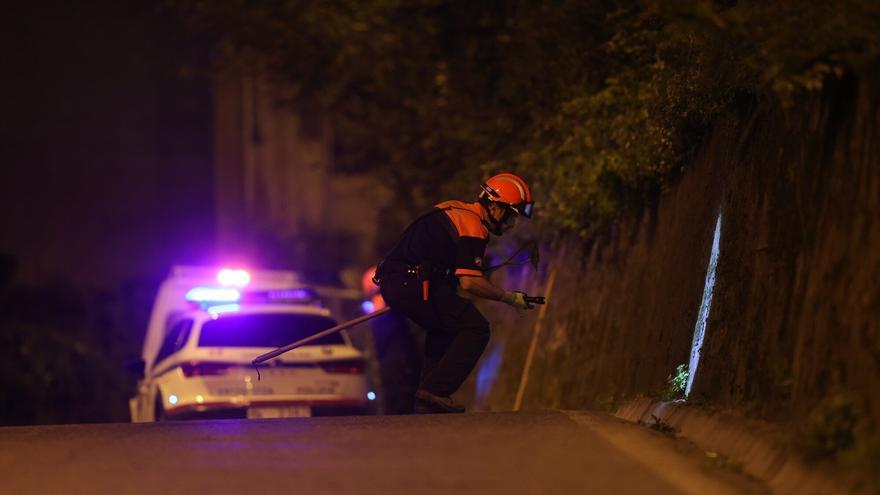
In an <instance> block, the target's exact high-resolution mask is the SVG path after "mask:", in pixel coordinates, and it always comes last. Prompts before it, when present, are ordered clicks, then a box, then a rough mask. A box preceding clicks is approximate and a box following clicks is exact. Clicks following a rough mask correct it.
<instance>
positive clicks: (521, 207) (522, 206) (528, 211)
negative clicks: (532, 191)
mask: <svg viewBox="0 0 880 495" xmlns="http://www.w3.org/2000/svg"><path fill="white" fill-rule="evenodd" d="M510 206H511V207H512V208H513V209H514V210H516V212H517V213H518V214H520V215H522V216H524V217H526V218H532V210H533V209H534V208H535V202H534V201H524V202H522V203H519V204H515V205H510Z"/></svg>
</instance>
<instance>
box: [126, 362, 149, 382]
mask: <svg viewBox="0 0 880 495" xmlns="http://www.w3.org/2000/svg"><path fill="white" fill-rule="evenodd" d="M125 369H127V370H128V372H129V373H131V374H133V375H135V376H136V377H137V378H138V379H142V378H143V377H144V374H145V373H146V369H147V363H146V362H145V361H144V360H143V359H140V358H138V359H127V360H126V361H125Z"/></svg>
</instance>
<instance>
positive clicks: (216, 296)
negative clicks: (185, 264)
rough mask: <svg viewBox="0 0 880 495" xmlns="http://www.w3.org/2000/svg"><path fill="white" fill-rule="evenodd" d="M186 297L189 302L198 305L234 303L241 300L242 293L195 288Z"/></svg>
mask: <svg viewBox="0 0 880 495" xmlns="http://www.w3.org/2000/svg"><path fill="white" fill-rule="evenodd" d="M184 297H185V298H186V300H187V301H191V302H196V303H234V302H238V300H239V299H241V292H239V291H238V289H229V288H222V289H220V288H216V287H195V288H192V289H190V290H189V291H188V292H187V293H186V296H184Z"/></svg>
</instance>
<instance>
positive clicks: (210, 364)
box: [129, 266, 375, 422]
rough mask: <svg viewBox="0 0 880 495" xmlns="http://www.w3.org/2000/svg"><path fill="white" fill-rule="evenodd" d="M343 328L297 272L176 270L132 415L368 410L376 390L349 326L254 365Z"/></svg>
mask: <svg viewBox="0 0 880 495" xmlns="http://www.w3.org/2000/svg"><path fill="white" fill-rule="evenodd" d="M336 324H337V321H336V320H335V319H334V318H333V317H332V315H331V314H330V311H329V310H327V309H326V308H323V307H321V305H320V303H319V302H318V301H317V298H316V296H315V294H314V292H313V291H312V290H310V289H309V288H307V287H305V286H303V284H301V283H300V281H299V280H298V278H297V277H296V274H295V273H293V272H288V271H269V270H262V271H250V272H248V271H244V270H233V269H222V270H217V269H212V268H201V267H186V266H177V267H174V268H173V269H172V271H171V274H170V276H169V277H168V278H167V279H166V280H165V281H164V282H163V283H162V285H161V286H160V289H159V292H158V294H157V297H156V302H155V304H154V306H153V312H152V315H151V318H150V323H149V326H148V328H147V334H146V337H145V339H144V346H143V352H142V360H140V361H138V363H137V370H138V373H139V374H140V380H139V382H138V391H137V395H136V396H135V397H133V398H132V399H131V400H130V401H129V408H130V412H131V419H132V421H133V422H147V421H161V420H169V419H188V418H284V417H300V416H312V415H340V414H362V413H368V412H370V411H371V409H372V408H371V407H370V406H371V401H372V400H373V399H375V394H374V393H373V392H371V391H370V390H369V387H368V381H367V377H366V374H365V359H364V356H363V354H362V353H361V352H360V351H358V350H357V349H356V348H355V347H353V346H352V344H351V341H350V340H349V337H348V335H347V334H346V333H345V332H339V333H336V334H331V335H329V336H326V337H324V338H322V339H320V340H317V341H315V342H314V343H312V344H311V345H306V346H302V347H300V348H297V349H294V350H292V351H290V352H288V353H286V354H283V355H281V356H279V357H277V358H275V359H273V360H271V361H269V362H268V363H267V364H266V365H263V366H261V367H260V369H259V374H258V371H257V370H256V369H255V368H254V367H253V366H252V365H251V361H252V360H253V359H254V358H255V357H256V356H258V355H261V354H263V353H266V352H268V351H270V350H273V349H275V348H278V347H281V346H283V345H286V344H289V343H291V342H293V341H296V340H299V339H301V338H303V337H307V336H309V335H312V334H314V333H317V332H319V331H321V330H324V329H327V328H330V327H332V326H335V325H336Z"/></svg>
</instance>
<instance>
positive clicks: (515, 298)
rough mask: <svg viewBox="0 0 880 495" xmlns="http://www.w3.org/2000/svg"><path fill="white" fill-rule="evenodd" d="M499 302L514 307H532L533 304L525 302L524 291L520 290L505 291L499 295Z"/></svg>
mask: <svg viewBox="0 0 880 495" xmlns="http://www.w3.org/2000/svg"><path fill="white" fill-rule="evenodd" d="M501 302H503V303H504V304H508V305H510V306H513V307H514V308H516V309H532V308H534V306H533V305H531V304H529V303H527V302H526V293H525V292H520V291H516V292H505V293H504V295H503V296H501Z"/></svg>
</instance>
